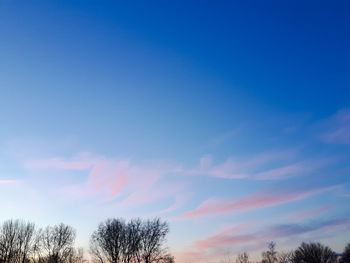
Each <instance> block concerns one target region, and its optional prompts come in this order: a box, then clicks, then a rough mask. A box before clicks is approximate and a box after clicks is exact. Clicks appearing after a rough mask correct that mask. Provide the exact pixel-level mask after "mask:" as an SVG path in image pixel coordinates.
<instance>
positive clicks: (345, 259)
mask: <svg viewBox="0 0 350 263" xmlns="http://www.w3.org/2000/svg"><path fill="white" fill-rule="evenodd" d="M341 261H342V263H350V243H349V244H347V245H346V247H345V249H344V252H343V255H342V257H341Z"/></svg>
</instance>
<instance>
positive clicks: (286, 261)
mask: <svg viewBox="0 0 350 263" xmlns="http://www.w3.org/2000/svg"><path fill="white" fill-rule="evenodd" d="M277 258H278V259H277V261H278V263H290V262H291V261H292V259H293V251H289V252H281V253H278V254H277Z"/></svg>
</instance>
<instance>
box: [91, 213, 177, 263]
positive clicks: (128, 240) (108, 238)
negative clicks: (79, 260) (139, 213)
mask: <svg viewBox="0 0 350 263" xmlns="http://www.w3.org/2000/svg"><path fill="white" fill-rule="evenodd" d="M168 231H169V228H168V225H167V223H165V222H161V221H160V219H154V220H147V221H142V220H141V219H133V220H130V221H129V222H128V223H126V222H125V221H124V220H122V219H107V220H106V221H105V222H102V223H100V224H99V226H98V229H97V230H96V231H95V232H93V234H92V235H91V239H90V254H91V255H92V258H93V261H95V262H100V263H141V262H144V263H154V262H156V263H170V262H174V258H173V257H172V256H171V255H170V254H169V253H167V250H166V249H165V248H164V246H163V245H164V242H165V238H166V235H167V233H168Z"/></svg>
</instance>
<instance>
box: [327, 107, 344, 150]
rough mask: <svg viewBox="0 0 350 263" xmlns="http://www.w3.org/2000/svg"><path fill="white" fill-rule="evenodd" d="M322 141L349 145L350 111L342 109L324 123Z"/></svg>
mask: <svg viewBox="0 0 350 263" xmlns="http://www.w3.org/2000/svg"><path fill="white" fill-rule="evenodd" d="M322 126H324V128H323V129H324V130H325V131H324V133H323V134H322V135H321V138H322V140H323V141H325V142H328V143H338V144H349V143H350V109H342V110H340V111H338V112H337V113H336V114H335V115H333V116H331V117H330V118H329V119H328V120H326V121H324V123H323V125H322Z"/></svg>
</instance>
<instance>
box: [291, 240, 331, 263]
mask: <svg viewBox="0 0 350 263" xmlns="http://www.w3.org/2000/svg"><path fill="white" fill-rule="evenodd" d="M336 261H337V257H336V254H335V253H334V252H333V250H332V249H330V248H329V247H327V246H324V245H322V244H320V243H308V244H307V243H302V244H301V245H300V246H299V247H298V248H297V249H296V250H295V252H294V256H293V262H294V263H304V262H307V263H336Z"/></svg>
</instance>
